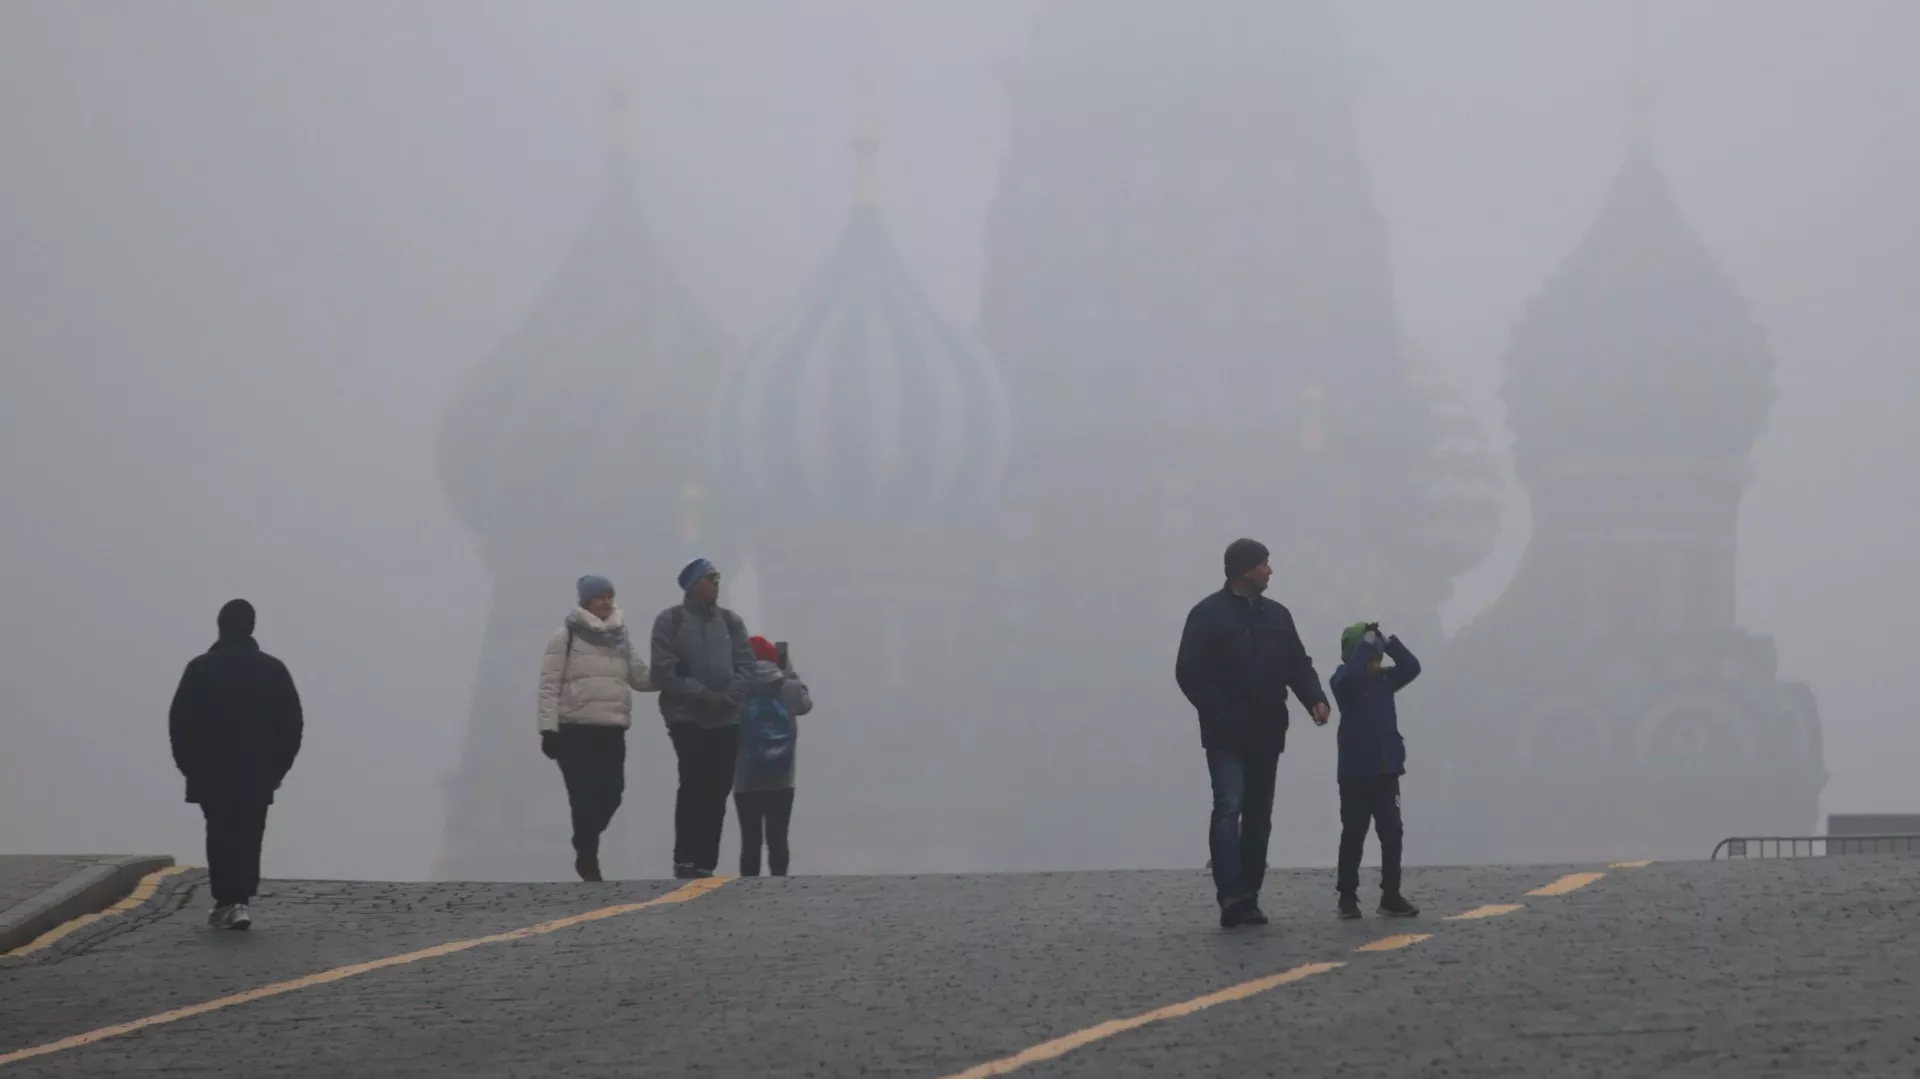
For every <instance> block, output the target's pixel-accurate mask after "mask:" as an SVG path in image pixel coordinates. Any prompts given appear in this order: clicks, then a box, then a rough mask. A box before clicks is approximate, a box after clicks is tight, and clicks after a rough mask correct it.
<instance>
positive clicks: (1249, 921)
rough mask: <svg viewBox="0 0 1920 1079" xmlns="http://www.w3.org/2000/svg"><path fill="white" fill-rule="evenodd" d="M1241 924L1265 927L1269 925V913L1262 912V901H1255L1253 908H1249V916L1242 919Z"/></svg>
mask: <svg viewBox="0 0 1920 1079" xmlns="http://www.w3.org/2000/svg"><path fill="white" fill-rule="evenodd" d="M1240 924H1242V925H1265V924H1267V912H1266V911H1264V910H1261V909H1260V901H1259V900H1257V899H1256V900H1254V901H1253V905H1252V906H1251V907H1248V908H1247V915H1246V917H1244V918H1242V919H1241V920H1240Z"/></svg>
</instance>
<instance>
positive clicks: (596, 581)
mask: <svg viewBox="0 0 1920 1079" xmlns="http://www.w3.org/2000/svg"><path fill="white" fill-rule="evenodd" d="M573 590H574V591H575V592H578V593H579V594H580V605H581V606H583V607H584V606H586V604H587V601H588V600H590V599H592V598H594V597H595V596H604V595H606V594H607V593H609V592H612V591H613V582H612V581H609V580H607V579H606V578H605V577H602V576H600V575H599V574H598V573H589V574H587V575H586V576H585V577H582V578H580V579H579V580H578V581H575V582H574V586H573Z"/></svg>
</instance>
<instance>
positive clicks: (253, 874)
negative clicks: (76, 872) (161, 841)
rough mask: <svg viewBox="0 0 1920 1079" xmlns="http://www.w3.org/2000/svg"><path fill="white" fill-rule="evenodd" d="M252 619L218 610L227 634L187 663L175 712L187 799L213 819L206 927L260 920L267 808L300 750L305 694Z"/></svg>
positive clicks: (229, 608) (248, 610)
mask: <svg viewBox="0 0 1920 1079" xmlns="http://www.w3.org/2000/svg"><path fill="white" fill-rule="evenodd" d="M253 621H254V614H253V605H252V604H249V603H248V602H247V601H246V600H243V599H236V600H234V601H233V602H231V603H229V604H227V605H226V606H225V607H222V608H220V617H219V628H220V638H219V640H217V641H215V642H214V645H213V647H212V648H210V649H208V650H207V652H206V653H205V654H204V655H199V656H195V657H194V658H193V659H192V660H190V661H188V663H187V669H186V671H185V672H184V673H182V674H181V676H180V686H179V688H178V689H177V690H175V691H174V694H173V707H172V709H171V710H170V711H169V713H168V716H167V727H168V733H169V734H170V736H171V738H172V742H173V762H174V764H175V765H177V766H178V767H179V769H180V774H182V775H184V776H186V778H187V801H189V802H195V803H198V804H199V806H200V811H201V813H203V814H204V815H205V816H206V818H207V876H208V878H209V883H210V885H211V887H212V889H213V902H214V907H213V912H212V913H211V914H209V915H208V916H207V924H208V925H211V926H213V927H214V928H216V929H246V928H248V927H249V926H251V925H252V924H253V916H252V914H251V913H250V912H249V911H248V910H247V904H248V902H250V901H251V900H252V899H253V896H254V893H255V892H256V891H258V890H259V887H260V843H261V840H262V838H263V837H264V835H265V833H266V829H267V807H268V806H270V805H272V804H273V792H274V791H276V790H279V789H280V781H281V780H283V779H285V778H286V776H287V772H288V771H289V770H290V769H291V768H292V767H293V759H294V757H295V755H297V754H298V753H299V752H300V736H301V730H302V720H301V714H300V695H299V693H297V692H295V690H294V688H293V676H292V675H291V674H288V673H287V667H286V664H284V663H281V662H280V661H279V660H277V659H275V658H274V657H272V656H270V655H268V654H266V653H265V652H262V651H261V650H260V645H259V643H258V642H256V641H255V640H254V639H253Z"/></svg>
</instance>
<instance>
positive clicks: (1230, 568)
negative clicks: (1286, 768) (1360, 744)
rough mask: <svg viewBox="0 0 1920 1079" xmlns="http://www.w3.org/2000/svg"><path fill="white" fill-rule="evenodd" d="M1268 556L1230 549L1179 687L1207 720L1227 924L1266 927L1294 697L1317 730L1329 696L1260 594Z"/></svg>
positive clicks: (1188, 642) (1211, 833)
mask: <svg viewBox="0 0 1920 1079" xmlns="http://www.w3.org/2000/svg"><path fill="white" fill-rule="evenodd" d="M1267 558H1268V553H1267V549H1266V547H1264V546H1262V545H1261V544H1260V543H1258V542H1256V541H1254V540H1250V539H1239V540H1235V541H1233V543H1232V544H1231V545H1230V546H1228V548H1227V553H1226V559H1225V569H1226V576H1227V583H1226V585H1225V587H1223V588H1221V589H1220V591H1218V592H1215V593H1213V594H1212V595H1210V596H1208V597H1207V598H1205V599H1203V600H1201V601H1200V602H1199V603H1197V604H1195V605H1194V607H1193V610H1192V611H1190V612H1189V613H1188V614H1187V625H1186V629H1185V631H1184V632H1182V633H1181V635H1180V655H1179V659H1178V660H1177V661H1176V663H1175V665H1174V678H1175V680H1176V681H1178V682H1179V684H1180V692H1182V693H1184V694H1186V697H1187V700H1188V701H1191V702H1192V703H1193V707H1194V710H1195V711H1196V712H1198V713H1199V717H1200V744H1201V746H1202V747H1204V748H1205V750H1206V755H1207V774H1208V776H1209V778H1210V779H1211V780H1212V783H1213V814H1212V817H1211V820H1210V825H1209V830H1208V845H1209V846H1210V847H1211V848H1212V854H1213V862H1212V868H1213V883H1214V890H1215V893H1216V895H1215V898H1216V899H1218V901H1219V903H1220V924H1221V926H1222V927H1225V928H1232V927H1233V926H1236V925H1241V924H1243V923H1244V924H1253V925H1265V924H1266V921H1267V916H1266V915H1265V914H1263V913H1261V910H1260V885H1261V883H1262V881H1263V880H1264V879H1265V878H1266V872H1267V838H1268V836H1269V835H1270V834H1271V833H1272V831H1273V784H1274V774H1275V772H1276V771H1277V770H1278V767H1279V763H1280V754H1281V752H1282V751H1283V750H1285V749H1286V745H1287V692H1288V691H1289V690H1291V691H1292V692H1293V694H1294V696H1296V697H1298V698H1299V699H1300V703H1301V704H1302V705H1304V706H1305V707H1306V708H1307V710H1308V712H1309V713H1310V714H1311V715H1312V717H1313V721H1314V722H1315V723H1316V724H1321V725H1325V723H1326V722H1327V711H1328V709H1327V695H1326V692H1325V691H1324V690H1323V689H1321V687H1320V676H1319V674H1317V673H1316V672H1315V671H1314V669H1313V659H1312V657H1310V656H1308V655H1307V649H1306V646H1305V645H1304V644H1302V643H1301V641H1300V632H1299V630H1298V629H1296V628H1295V627H1294V624H1293V615H1292V613H1291V612H1289V611H1288V610H1287V609H1286V608H1285V607H1283V606H1281V605H1280V604H1279V603H1276V602H1274V601H1273V600H1271V599H1268V598H1267V597H1266V596H1265V595H1263V593H1264V592H1265V591H1266V589H1267V583H1268V581H1270V580H1271V579H1272V578H1273V567H1272V566H1271V565H1269V564H1268V561H1267Z"/></svg>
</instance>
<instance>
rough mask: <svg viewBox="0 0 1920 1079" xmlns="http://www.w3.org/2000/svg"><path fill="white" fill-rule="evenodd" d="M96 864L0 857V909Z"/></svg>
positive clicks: (37, 857)
mask: <svg viewBox="0 0 1920 1079" xmlns="http://www.w3.org/2000/svg"><path fill="white" fill-rule="evenodd" d="M96 861H98V859H96V858H88V857H76V856H69V855H60V854H0V910H6V909H7V908H9V907H11V906H13V905H14V904H15V903H24V902H26V901H27V900H29V899H32V898H33V897H34V896H37V895H39V894H40V893H41V892H44V891H46V890H47V889H48V888H51V887H53V886H54V885H56V884H59V883H60V882H61V881H64V880H66V879H67V878H68V877H71V876H73V875H74V874H75V873H78V872H80V871H81V870H82V869H85V868H87V867H88V866H90V865H92V864H93V863H94V862H96Z"/></svg>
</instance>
